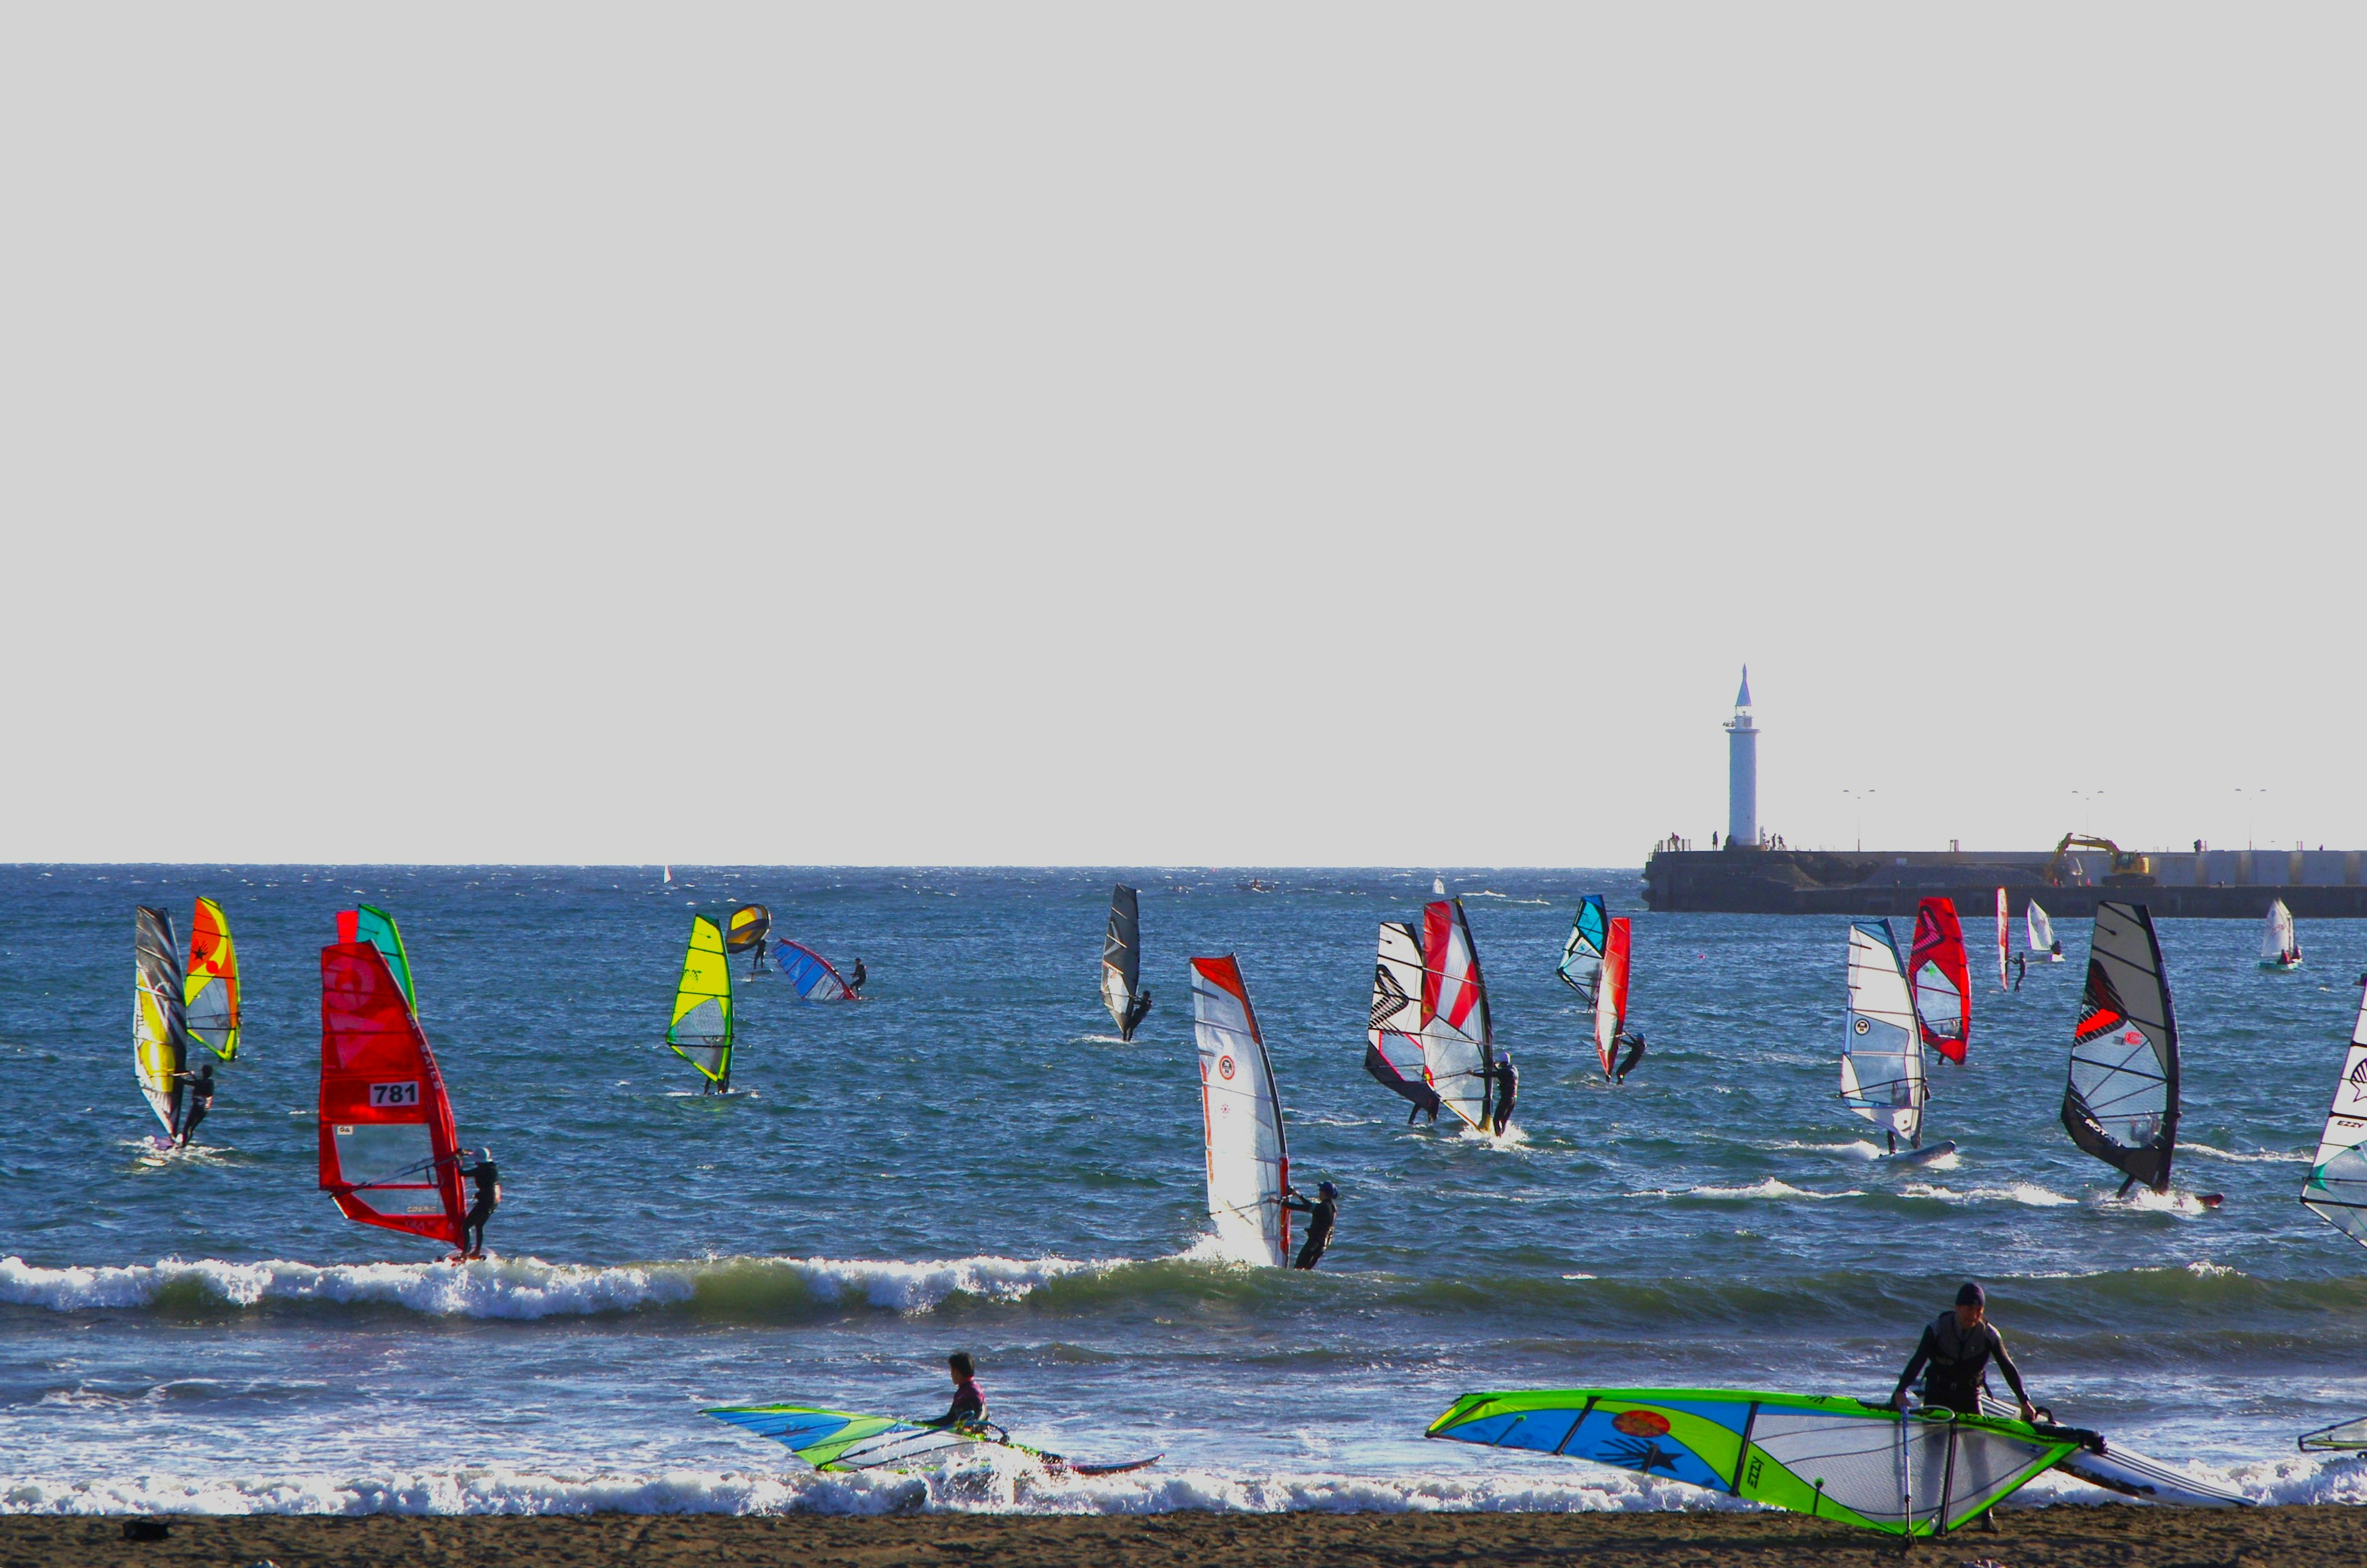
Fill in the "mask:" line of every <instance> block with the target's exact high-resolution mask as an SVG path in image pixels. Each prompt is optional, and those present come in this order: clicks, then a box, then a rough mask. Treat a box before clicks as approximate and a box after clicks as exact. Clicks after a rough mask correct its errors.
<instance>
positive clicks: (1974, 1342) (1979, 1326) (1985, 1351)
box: [1890, 1282, 2038, 1421]
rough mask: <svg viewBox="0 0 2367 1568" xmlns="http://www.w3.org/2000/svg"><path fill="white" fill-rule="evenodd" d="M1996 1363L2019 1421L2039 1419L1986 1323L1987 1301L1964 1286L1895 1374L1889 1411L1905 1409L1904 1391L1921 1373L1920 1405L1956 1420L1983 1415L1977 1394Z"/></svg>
mask: <svg viewBox="0 0 2367 1568" xmlns="http://www.w3.org/2000/svg"><path fill="white" fill-rule="evenodd" d="M1992 1360H1994V1361H1996V1362H1997V1365H1998V1371H2000V1372H2003V1373H2004V1374H2005V1381H2006V1384H2007V1386H2008V1387H2010V1388H2011V1389H2012V1390H2013V1397H2014V1399H2015V1400H2016V1401H2017V1402H2018V1403H2019V1404H2021V1406H2022V1419H2023V1420H2025V1421H2035V1420H2037V1419H2038V1409H2037V1407H2036V1406H2035V1405H2033V1404H2031V1403H2030V1395H2029V1393H2026V1392H2025V1391H2024V1390H2023V1388H2022V1371H2021V1369H2020V1368H2018V1367H2016V1366H2015V1365H2014V1364H2013V1358H2012V1357H2011V1356H2009V1355H2007V1354H2006V1349H2005V1339H2004V1337H2002V1336H2000V1335H1999V1333H1998V1331H1997V1325H1995V1324H1993V1323H1991V1322H1989V1321H1988V1296H1987V1295H1986V1294H1985V1293H1984V1292H1982V1290H1981V1288H1980V1287H1979V1286H1978V1285H1976V1284H1972V1283H1969V1282H1968V1283H1966V1284H1965V1288H1964V1289H1963V1290H1961V1291H1958V1292H1956V1304H1955V1305H1954V1307H1952V1308H1950V1309H1949V1310H1948V1311H1946V1312H1943V1313H1942V1314H1940V1315H1939V1316H1938V1317H1936V1318H1934V1319H1933V1320H1932V1321H1931V1324H1930V1325H1928V1326H1927V1327H1925V1329H1924V1330H1923V1338H1922V1342H1921V1343H1920V1344H1918V1345H1917V1346H1916V1347H1915V1359H1913V1360H1911V1361H1909V1362H1908V1363H1907V1370H1906V1371H1903V1372H1901V1373H1899V1374H1898V1386H1897V1388H1896V1389H1893V1390H1892V1391H1891V1394H1890V1404H1891V1407H1892V1408H1893V1409H1897V1410H1904V1409H1906V1408H1907V1385H1908V1383H1911V1382H1914V1381H1915V1374H1916V1373H1918V1372H1922V1373H1923V1403H1924V1404H1934V1405H1938V1406H1939V1407H1941V1408H1942V1409H1943V1410H1953V1411H1954V1412H1956V1413H1957V1414H1958V1415H1960V1416H1977V1415H1979V1414H1980V1411H1981V1389H1982V1386H1983V1385H1984V1384H1985V1383H1986V1382H1988V1364H1989V1362H1990V1361H1992Z"/></svg>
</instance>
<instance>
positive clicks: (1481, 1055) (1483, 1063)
mask: <svg viewBox="0 0 2367 1568" xmlns="http://www.w3.org/2000/svg"><path fill="white" fill-rule="evenodd" d="M1421 966H1422V967H1421V1055H1422V1073H1423V1076H1424V1078H1425V1079H1426V1081H1427V1082H1428V1083H1429V1084H1430V1088H1431V1091H1432V1092H1433V1094H1436V1095H1437V1096H1438V1100H1439V1103H1440V1104H1441V1105H1443V1106H1444V1107H1445V1108H1446V1109H1447V1110H1449V1111H1454V1112H1455V1115H1456V1116H1458V1117H1460V1118H1461V1119H1462V1121H1463V1122H1464V1123H1465V1125H1467V1126H1469V1127H1473V1128H1476V1129H1478V1131H1480V1132H1482V1133H1485V1132H1489V1131H1490V1130H1491V1128H1490V1122H1489V1116H1490V1107H1489V1089H1491V1088H1492V1086H1493V1085H1492V1080H1493V1077H1494V1072H1493V1069H1494V1067H1495V1065H1496V1037H1495V1032H1494V1029H1493V1028H1492V1026H1491V1025H1490V1024H1489V1020H1488V986H1487V982H1486V981H1485V980H1484V979H1482V978H1481V977H1480V974H1479V949H1478V945H1477V944H1476V943H1474V942H1472V940H1471V923H1470V921H1469V920H1468V919H1466V918H1465V917H1464V913H1463V900H1462V899H1460V898H1449V899H1445V900H1444V901H1443V902H1440V903H1435V904H1425V905H1423V906H1422V909H1421Z"/></svg>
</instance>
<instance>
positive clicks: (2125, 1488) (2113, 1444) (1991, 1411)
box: [1981, 1392, 2259, 1508]
mask: <svg viewBox="0 0 2367 1568" xmlns="http://www.w3.org/2000/svg"><path fill="white" fill-rule="evenodd" d="M1981 1414H1982V1415H1984V1416H1990V1417H1992V1418H1993V1419H1996V1420H1999V1421H2010V1420H2013V1419H2015V1418H2016V1417H2017V1416H2019V1415H2020V1414H2021V1412H2020V1411H2018V1410H2017V1409H2016V1408H2015V1407H2014V1406H2012V1405H2010V1404H2007V1403H2006V1402H2005V1401H2004V1400H2002V1399H1999V1398H1998V1397H1997V1396H1996V1395H1994V1394H1991V1393H1987V1392H1984V1393H1982V1394H1981ZM2039 1419H2040V1420H2041V1421H2046V1422H2051V1421H2052V1420H2053V1419H2054V1417H2053V1416H2051V1415H2049V1414H2048V1413H2047V1412H2045V1411H2044V1410H2042V1411H2040V1412H2039ZM2055 1468H2056V1470H2058V1471H2060V1472H2063V1473H2064V1474H2066V1475H2070V1476H2076V1477H2078V1479H2079V1480H2081V1481H2084V1482H2086V1483H2088V1484H2089V1485H2090V1486H2101V1487H2102V1488H2103V1489H2104V1490H2106V1491H2107V1492H2117V1493H2119V1494H2120V1495H2122V1496H2124V1497H2139V1498H2143V1499H2144V1500H2145V1501H2146V1502H2148V1503H2159V1504H2162V1505H2164V1506H2168V1507H2173V1508H2249V1507H2254V1506H2258V1504H2259V1499H2258V1498H2254V1497H2247V1496H2245V1495H2243V1494H2242V1493H2241V1492H2237V1491H2236V1490H2235V1489H2233V1488H2232V1487H2227V1486H2222V1485H2220V1484H2219V1483H2216V1482H2213V1481H2206V1480H2204V1479H2203V1477H2201V1476H2199V1475H2194V1474H2191V1473H2190V1472H2188V1471H2187V1470H2185V1469H2184V1468H2183V1467H2182V1466H2180V1465H2175V1464H2167V1463H2164V1462H2163V1461H2160V1460H2157V1459H2151V1458H2148V1457H2146V1455H2144V1454H2141V1453H2139V1452H2137V1451H2136V1450H2135V1449H2133V1448H2130V1447H2129V1446H2128V1445H2127V1444H2126V1443H2124V1442H2122V1441H2121V1439H2120V1438H2112V1440H2111V1441H2110V1442H2108V1443H2102V1444H2100V1445H2099V1446H2098V1447H2097V1448H2094V1449H2089V1448H2078V1449H2074V1450H2071V1451H2070V1452H2069V1453H2067V1454H2066V1455H2064V1456H2063V1457H2062V1458H2061V1459H2059V1460H2056V1461H2055Z"/></svg>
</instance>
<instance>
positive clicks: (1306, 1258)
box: [1282, 1181, 1340, 1269]
mask: <svg viewBox="0 0 2367 1568" xmlns="http://www.w3.org/2000/svg"><path fill="white" fill-rule="evenodd" d="M1282 1206H1283V1207H1284V1208H1285V1209H1293V1210H1296V1211H1297V1212H1298V1213H1302V1214H1305V1215H1306V1216H1307V1242H1306V1245H1304V1246H1303V1247H1300V1248H1299V1249H1298V1261H1297V1262H1296V1263H1293V1264H1292V1265H1291V1267H1292V1268H1293V1269H1312V1268H1314V1267H1315V1265H1316V1264H1317V1263H1318V1262H1319V1261H1321V1259H1322V1257H1323V1249H1324V1248H1325V1247H1329V1246H1331V1225H1332V1223H1333V1222H1334V1221H1336V1220H1337V1219H1339V1217H1340V1190H1339V1189H1338V1188H1337V1187H1334V1186H1332V1185H1331V1183H1330V1182H1328V1181H1323V1182H1318V1183H1317V1184H1316V1187H1315V1201H1313V1202H1312V1203H1310V1202H1308V1201H1307V1200H1306V1199H1305V1198H1304V1197H1302V1196H1301V1195H1300V1193H1299V1190H1298V1189H1297V1188H1296V1187H1294V1188H1292V1189H1291V1190H1289V1191H1287V1192H1285V1193H1284V1194H1283V1195H1282Z"/></svg>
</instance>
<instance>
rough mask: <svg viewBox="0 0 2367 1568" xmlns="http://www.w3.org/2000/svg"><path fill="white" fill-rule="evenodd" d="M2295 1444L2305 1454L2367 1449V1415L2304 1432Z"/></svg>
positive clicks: (2296, 1439) (2353, 1451)
mask: <svg viewBox="0 0 2367 1568" xmlns="http://www.w3.org/2000/svg"><path fill="white" fill-rule="evenodd" d="M2294 1446H2295V1447H2296V1448H2298V1449H2300V1450H2301V1451H2302V1452H2304V1453H2305V1454H2346V1453H2356V1452H2358V1451H2359V1450H2361V1449H2367V1416H2359V1417H2357V1418H2355V1419H2353V1420H2350V1421H2337V1422H2336V1423H2335V1424H2334V1425H2333V1426H2331V1427H2319V1428H2318V1429H2317V1430H2316V1431H2315V1432H2304V1433H2303V1434H2302V1435H2301V1436H2300V1437H2299V1438H2295V1439H2294Z"/></svg>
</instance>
